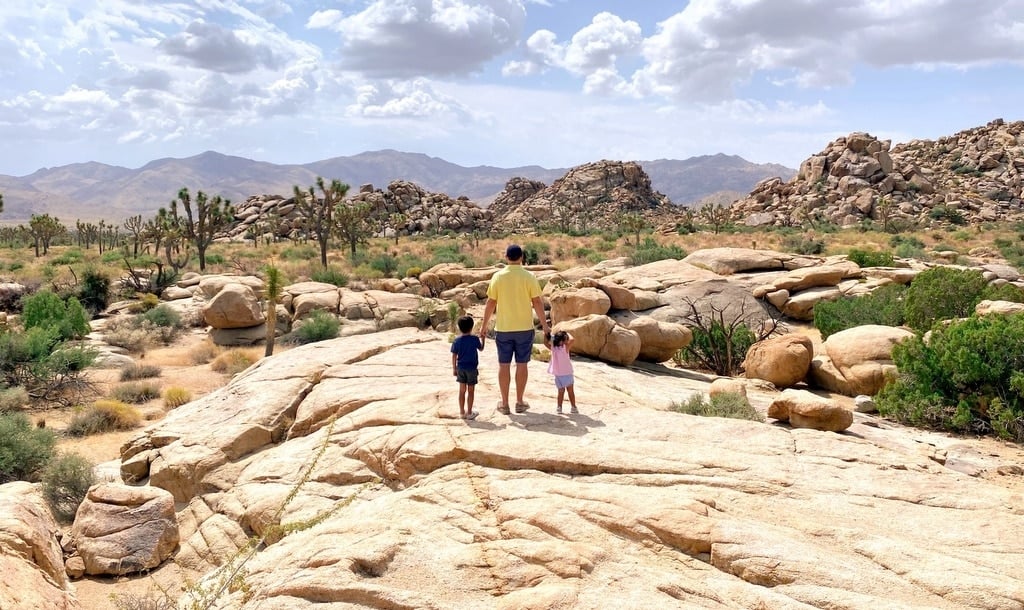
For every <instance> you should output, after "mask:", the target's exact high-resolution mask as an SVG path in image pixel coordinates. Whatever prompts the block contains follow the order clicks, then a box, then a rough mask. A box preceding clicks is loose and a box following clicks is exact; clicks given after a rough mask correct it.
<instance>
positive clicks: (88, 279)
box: [78, 267, 110, 315]
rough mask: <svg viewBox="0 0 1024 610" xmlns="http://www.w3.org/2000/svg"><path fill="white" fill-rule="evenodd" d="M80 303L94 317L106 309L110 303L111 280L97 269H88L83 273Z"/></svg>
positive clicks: (79, 295) (79, 290)
mask: <svg viewBox="0 0 1024 610" xmlns="http://www.w3.org/2000/svg"><path fill="white" fill-rule="evenodd" d="M78 301H79V302H80V303H81V304H82V307H84V308H85V309H86V311H88V312H89V313H91V314H93V315H95V314H96V313H98V312H101V311H103V310H104V309H106V308H107V304H108V303H109V302H110V278H109V277H107V276H106V275H105V274H104V273H103V272H101V271H99V270H97V269H94V268H92V267H90V268H87V269H86V270H85V271H83V272H82V285H81V287H80V288H79V289H78Z"/></svg>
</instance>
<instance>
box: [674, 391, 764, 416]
mask: <svg viewBox="0 0 1024 610" xmlns="http://www.w3.org/2000/svg"><path fill="white" fill-rule="evenodd" d="M670 408H671V409H672V410H673V411H675V412H677V413H685V414H687V415H701V416H704V417H728V418H730V419H749V420H751V421H759V422H763V421H764V415H762V414H761V413H760V412H759V411H758V410H757V409H755V408H754V407H752V406H750V403H749V402H747V399H746V398H745V397H744V396H743V395H742V394H740V393H738V392H722V393H721V394H715V395H714V396H711V397H709V398H708V399H705V398H704V395H703V394H699V393H698V394H692V395H690V398H688V399H687V400H685V401H684V402H674V403H672V406H671V407H670Z"/></svg>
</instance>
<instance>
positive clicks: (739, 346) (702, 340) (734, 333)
mask: <svg viewBox="0 0 1024 610" xmlns="http://www.w3.org/2000/svg"><path fill="white" fill-rule="evenodd" d="M692 331H693V340H691V341H690V344H689V345H688V346H686V347H685V348H683V349H681V350H679V352H678V353H677V354H676V357H675V358H674V360H675V361H676V362H677V363H679V364H682V365H685V366H689V367H694V368H699V369H704V370H708V371H713V372H714V373H715V374H718V375H726V376H731V375H732V374H733V373H734V372H736V371H738V370H740V367H741V365H742V364H743V359H744V358H746V357H747V351H748V350H749V349H750V346H751V345H753V344H754V343H756V342H757V336H756V335H755V334H754V333H753V331H751V330H750V328H748V327H747V325H746V324H743V323H742V322H740V321H739V320H736V321H734V322H733V323H732V324H727V323H725V322H724V321H723V320H722V319H721V316H720V315H719V316H717V317H714V319H701V320H697V321H696V323H695V324H694V325H693V327H692Z"/></svg>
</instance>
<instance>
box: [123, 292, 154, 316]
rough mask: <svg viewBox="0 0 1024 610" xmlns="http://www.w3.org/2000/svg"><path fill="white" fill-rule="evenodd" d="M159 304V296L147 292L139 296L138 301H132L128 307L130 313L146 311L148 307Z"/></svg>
mask: <svg viewBox="0 0 1024 610" xmlns="http://www.w3.org/2000/svg"><path fill="white" fill-rule="evenodd" d="M158 305H160V297H158V296H157V295H155V294H153V293H151V292H147V293H144V294H143V295H142V296H141V297H139V300H138V301H135V302H134V303H132V306H131V307H130V308H129V309H128V311H130V312H131V313H146V312H147V311H149V310H150V309H153V308H154V307H157V306H158Z"/></svg>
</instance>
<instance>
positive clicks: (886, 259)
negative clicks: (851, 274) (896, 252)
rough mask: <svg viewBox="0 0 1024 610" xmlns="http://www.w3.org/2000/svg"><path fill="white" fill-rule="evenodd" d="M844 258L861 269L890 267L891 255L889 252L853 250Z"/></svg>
mask: <svg viewBox="0 0 1024 610" xmlns="http://www.w3.org/2000/svg"><path fill="white" fill-rule="evenodd" d="M846 258H848V259H850V261H852V262H854V263H857V266H859V267H861V268H863V267H891V266H892V262H893V259H892V254H890V253H889V252H876V251H873V250H860V249H857V248H854V249H852V250H850V251H849V253H847V255H846Z"/></svg>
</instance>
